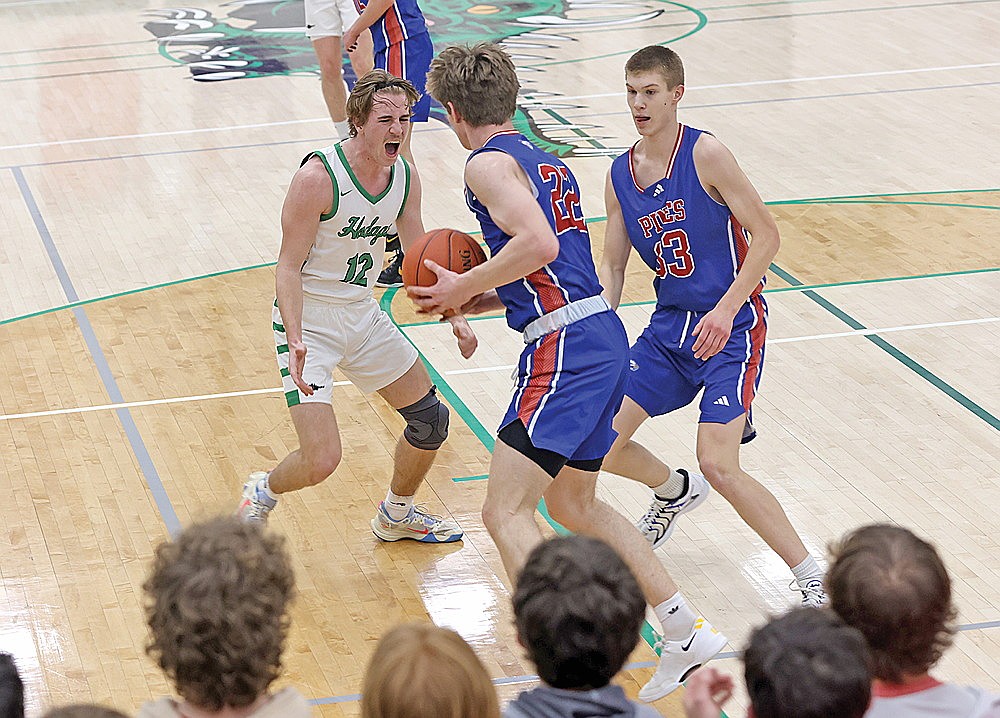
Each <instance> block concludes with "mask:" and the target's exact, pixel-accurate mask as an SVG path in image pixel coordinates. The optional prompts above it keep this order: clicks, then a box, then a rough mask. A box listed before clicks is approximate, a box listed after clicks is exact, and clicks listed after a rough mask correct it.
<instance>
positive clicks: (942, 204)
mask: <svg viewBox="0 0 1000 718" xmlns="http://www.w3.org/2000/svg"><path fill="white" fill-rule="evenodd" d="M768 204H783V205H786V206H787V205H796V204H888V205H893V206H896V207H912V206H919V205H923V206H926V207H963V208H965V209H993V210H997V209H1000V206H997V205H994V204H962V203H960V202H910V201H904V202H891V201H889V200H876V199H821V200H804V199H803V200H788V201H786V202H768Z"/></svg>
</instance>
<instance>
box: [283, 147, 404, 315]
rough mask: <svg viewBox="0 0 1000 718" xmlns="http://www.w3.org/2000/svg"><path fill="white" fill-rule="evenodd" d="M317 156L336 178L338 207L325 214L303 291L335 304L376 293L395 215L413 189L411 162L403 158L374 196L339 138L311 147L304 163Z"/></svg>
mask: <svg viewBox="0 0 1000 718" xmlns="http://www.w3.org/2000/svg"><path fill="white" fill-rule="evenodd" d="M312 157H319V158H320V159H321V160H322V161H323V164H324V165H325V166H326V171H327V172H328V173H329V175H330V179H331V180H333V207H332V209H331V211H330V212H329V213H327V214H323V215H321V216H320V223H319V230H318V231H317V232H316V241H315V242H313V246H312V248H311V249H310V250H309V256H308V257H306V261H305V264H303V265H302V291H303V293H304V294H306V295H308V296H311V297H316V298H320V299H323V300H325V301H329V302H332V303H335V304H346V303H348V302H356V301H359V300H362V299H366V298H368V297H371V296H372V287H374V286H375V280H376V279H378V274H379V272H380V271H381V269H382V255H383V254H384V252H385V242H386V240H387V239H389V238H392V237H395V236H396V220H397V219H398V218H399V215H400V214H402V212H403V207H404V206H405V204H406V198H407V196H408V195H409V193H410V167H409V165H407V163H406V160H404V159H403V158H402V157H399V158H398V159H397V160H396V163H395V164H394V165H393V166H392V168H391V170H390V172H391V175H390V177H389V184H388V186H387V187H386V188H385V190H383V191H382V192H381V193H380V194H378V195H371V194H369V193H368V192H367V190H365V188H364V187H363V186H362V185H361V183H360V182H359V181H358V180H357V178H356V177H355V176H354V172H353V171H352V170H351V166H350V165H349V164H348V163H347V158H346V157H344V152H343V150H342V149H341V147H340V143H339V142H338V143H337V144H335V145H332V146H330V147H327V148H326V149H322V150H316V151H315V152H311V153H310V154H309V155H307V156H306V158H305V159H304V160H303V161H302V163H303V164H305V162H306V161H307V160H309V159H310V158H312Z"/></svg>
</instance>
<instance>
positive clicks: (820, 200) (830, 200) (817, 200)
mask: <svg viewBox="0 0 1000 718" xmlns="http://www.w3.org/2000/svg"><path fill="white" fill-rule="evenodd" d="M981 192H1000V188H989V189H958V190H935V191H931V192H896V193H892V192H890V193H880V194H867V195H864V194H858V195H843V196H832V197H811V198H806V199H788V200H775V201H771V202H765V203H764V204H766V205H794V204H834V203H836V202H839V201H841V200H850V199H863V198H867V197H913V196H921V195H941V194H967V193H981ZM859 204H864V202H860V203H859ZM872 204H880V203H877V202H872ZM886 204H898V205H901V206H906V205H905V204H904V203H902V202H887V203H886ZM911 204H924V203H920V202H913V203H911ZM944 206H954V207H970V208H974V209H1000V207H994V206H993V205H964V204H957V203H956V204H946V205H944ZM606 219H607V217H604V216H600V217H590V218H587V219H586V222H587V224H594V223H596V222H603V221H605V220H606ZM468 234H470V235H472V236H478V235H481V234H482V232H481V231H472V232H468ZM276 264H277V262H264V263H261V264H252V265H250V266H247V267H237V268H235V269H224V270H221V271H218V272H210V273H208V274H199V275H196V276H194V277H185V278H184V279H175V280H171V281H169V282H161V283H159V284H151V285H150V286H148V287H138V288H136V289H128V290H126V291H123V292H115V293H114V294H105V295H102V296H100V297H94V298H92V299H83V300H80V301H78V302H71V303H69V304H62V305H60V306H58V307H51V308H49V309H40V310H39V311H37V312H30V313H28V314H22V315H20V316H16V317H11V318H10V319H3V320H0V326H3V325H4V324H10V323H12V322H17V321H20V320H22V319H31V318H33V317H38V316H42V315H43V314H50V313H52V312H58V311H62V310H63V309H72V308H73V307H79V306H83V305H85V304H93V303H95V302H103V301H104V300H106V299H117V298H118V297H125V296H128V295H131V294H139V293H140V292H147V291H151V290H153V289H163V288H164V287H173V286H175V285H179V284H186V283H188V282H195V281H198V280H201V279H210V278H212V277H221V276H224V275H226V274H236V273H238V272H246V271H250V270H253V269H262V268H264V267H273V266H275V265H276ZM771 270H772V271H773V272H774V273H775V274H778V276H781V274H780V272H781V270H780V269H778V268H776V267H775V266H774V265H772V266H771ZM995 271H997V269H996V268H987V269H971V270H960V271H957V272H941V273H937V274H923V275H914V276H912V277H888V278H884V279H862V280H854V281H848V282H833V283H829V284H815V285H809V287H810V288H816V289H820V288H826V287H839V286H847V285H850V284H873V283H876V282H892V281H897V280H900V281H901V280H903V279H924V278H931V277H948V276H957V275H959V274H975V273H978V272H995ZM782 279H784V280H785V281H786V282H787V281H788V279H787V278H786V277H782ZM789 284H792V282H789ZM797 286H799V287H801V286H804V285H802V284H801V283H799V284H798V285H797ZM793 289H795V287H779V288H777V289H767V290H765V291H766V292H787V291H792V290H793ZM645 303H646V302H635V303H634V304H623V305H622V306H637V305H640V304H645ZM650 303H651V302H650ZM490 318H492V317H488V316H487V317H469V320H470V321H472V320H474V319H490ZM433 323H434V322H422V323H421V322H414V323H410V324H401V325H400V326H402V327H411V326H420V325H421V324H433Z"/></svg>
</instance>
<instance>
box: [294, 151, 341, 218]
mask: <svg viewBox="0 0 1000 718" xmlns="http://www.w3.org/2000/svg"><path fill="white" fill-rule="evenodd" d="M313 157H319V159H320V161H321V162H322V163H323V166H324V167H326V173H327V174H328V175H330V181H331V182H332V183H333V203H332V205H331V206H330V211H329V212H324V213H323V214H321V215H320V216H319V221H320V222H325V221H327V220H328V219H333V217H334V216H335V215H336V214H337V209H338V207H339V205H340V190H339V189H338V187H337V177H336V176H335V175H334V174H333V168H332V167H330V162H329V160H327V159H326V155H324V154H323V153H322V152H320V151H319V150H317V151H316V152H310V153H309V154H308V155H306V159H305V160H303V162H302V164H305V163H306V162H307V161H308V160H310V159H311V158H313Z"/></svg>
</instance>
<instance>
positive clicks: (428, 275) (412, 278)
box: [402, 229, 486, 287]
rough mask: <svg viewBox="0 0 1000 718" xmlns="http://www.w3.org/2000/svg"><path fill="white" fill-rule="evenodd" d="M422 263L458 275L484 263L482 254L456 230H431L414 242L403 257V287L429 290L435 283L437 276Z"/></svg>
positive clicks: (474, 243)
mask: <svg viewBox="0 0 1000 718" xmlns="http://www.w3.org/2000/svg"><path fill="white" fill-rule="evenodd" d="M425 259H430V260H432V261H434V262H437V263H438V264H440V265H441V266H442V267H444V268H445V269H450V270H451V271H453V272H456V273H458V274H462V273H463V272H467V271H469V270H470V269H472V268H473V267H475V266H476V265H478V264H482V263H483V262H485V261H486V253H485V252H483V248H482V247H480V246H479V243H478V242H476V240H474V239H473V238H472V237H470V236H469V235H467V234H466V233H465V232H459V231H458V230H457V229H432V230H431V231H430V232H427V233H426V234H424V235H423V236H421V237H420V238H419V239H418V240H417V241H416V242H414V243H413V245H412V246H411V247H410V248H409V249H408V250H407V252H406V254H405V255H403V271H402V274H403V284H405V285H406V286H408V287H414V286H416V287H429V286H431V285H432V284H434V283H436V282H437V275H436V274H434V272H432V271H431V270H429V269H428V268H427V267H425V266H424V260H425Z"/></svg>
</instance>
